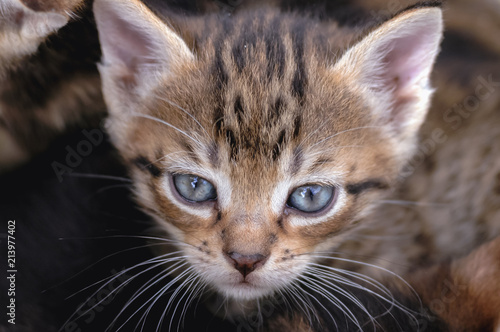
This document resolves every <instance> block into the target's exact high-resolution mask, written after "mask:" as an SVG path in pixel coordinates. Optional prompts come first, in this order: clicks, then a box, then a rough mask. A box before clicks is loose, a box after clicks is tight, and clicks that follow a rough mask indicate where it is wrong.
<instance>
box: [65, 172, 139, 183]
mask: <svg viewBox="0 0 500 332" xmlns="http://www.w3.org/2000/svg"><path fill="white" fill-rule="evenodd" d="M68 176H72V177H75V178H90V179H105V180H115V181H123V182H129V183H132V180H131V179H128V178H123V177H119V176H113V175H106V174H91V173H74V172H72V173H69V174H68Z"/></svg>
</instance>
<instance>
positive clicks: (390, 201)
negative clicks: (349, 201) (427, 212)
mask: <svg viewBox="0 0 500 332" xmlns="http://www.w3.org/2000/svg"><path fill="white" fill-rule="evenodd" d="M376 202H377V203H381V204H392V205H403V206H429V207H436V208H438V207H449V206H450V204H448V203H429V202H415V201H401V200H379V201H376Z"/></svg>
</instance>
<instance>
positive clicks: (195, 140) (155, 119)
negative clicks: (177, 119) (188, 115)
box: [132, 112, 203, 146]
mask: <svg viewBox="0 0 500 332" xmlns="http://www.w3.org/2000/svg"><path fill="white" fill-rule="evenodd" d="M132 115H133V116H135V117H139V118H144V119H149V120H152V121H155V122H158V123H161V124H164V125H166V126H167V127H170V128H172V129H174V130H176V131H177V132H179V133H181V134H183V135H184V136H186V137H187V138H189V139H190V140H192V141H193V142H195V143H196V144H197V145H198V146H203V144H201V142H200V141H199V140H197V139H195V138H194V137H192V136H191V135H189V134H188V133H186V132H185V131H184V130H182V129H179V128H177V127H176V126H174V125H172V124H170V123H168V122H167V121H164V120H161V119H158V118H156V117H154V116H150V115H147V114H141V113H136V112H133V113H132Z"/></svg>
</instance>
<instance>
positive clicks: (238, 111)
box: [234, 96, 244, 124]
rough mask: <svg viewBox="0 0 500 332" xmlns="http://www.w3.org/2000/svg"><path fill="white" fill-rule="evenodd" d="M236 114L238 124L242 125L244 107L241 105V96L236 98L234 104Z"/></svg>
mask: <svg viewBox="0 0 500 332" xmlns="http://www.w3.org/2000/svg"><path fill="white" fill-rule="evenodd" d="M234 114H236V117H237V118H238V123H239V124H241V123H242V122H243V114H244V110H243V105H242V104H241V96H238V97H236V101H235V102H234Z"/></svg>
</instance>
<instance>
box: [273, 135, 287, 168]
mask: <svg viewBox="0 0 500 332" xmlns="http://www.w3.org/2000/svg"><path fill="white" fill-rule="evenodd" d="M285 138H286V130H285V129H283V130H282V131H281V132H280V135H279V137H278V141H277V142H276V145H275V146H274V148H273V151H272V157H273V160H274V161H276V160H277V159H278V157H279V156H280V153H281V151H282V150H283V144H284V143H285Z"/></svg>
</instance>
